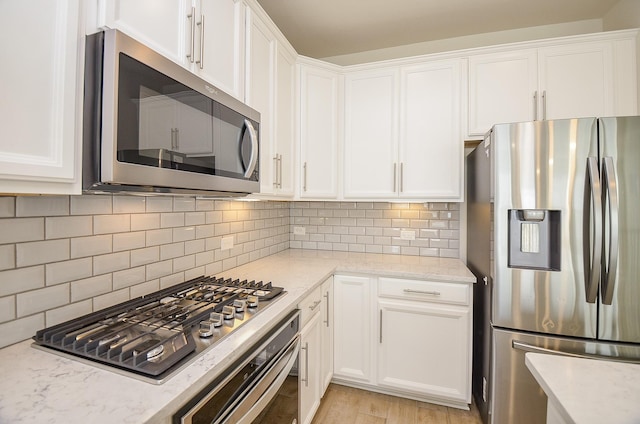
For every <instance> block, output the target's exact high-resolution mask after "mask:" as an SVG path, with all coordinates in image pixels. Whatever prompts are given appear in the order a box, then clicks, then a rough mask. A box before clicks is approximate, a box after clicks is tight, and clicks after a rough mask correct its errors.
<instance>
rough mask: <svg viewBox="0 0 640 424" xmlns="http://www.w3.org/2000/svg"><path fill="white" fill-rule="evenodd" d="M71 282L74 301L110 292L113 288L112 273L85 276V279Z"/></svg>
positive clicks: (72, 299)
mask: <svg viewBox="0 0 640 424" xmlns="http://www.w3.org/2000/svg"><path fill="white" fill-rule="evenodd" d="M70 284H71V301H72V302H77V301H79V300H83V299H88V298H90V297H95V296H99V295H101V294H105V293H109V292H110V291H111V289H112V284H111V274H103V275H98V276H97V277H90V278H85V279H84V280H78V281H73V282H72V283H70Z"/></svg>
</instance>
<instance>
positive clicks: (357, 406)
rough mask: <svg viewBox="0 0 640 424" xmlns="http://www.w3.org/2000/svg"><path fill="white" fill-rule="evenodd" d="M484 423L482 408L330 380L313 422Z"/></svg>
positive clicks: (345, 423) (356, 423)
mask: <svg viewBox="0 0 640 424" xmlns="http://www.w3.org/2000/svg"><path fill="white" fill-rule="evenodd" d="M352 423H353V424H427V423H428V424H482V420H481V419H480V415H479V414H478V410H477V409H476V407H475V406H474V405H471V410H470V411H463V410H460V409H456V408H448V407H446V406H441V405H434V404H430V403H425V402H418V401H415V400H410V399H404V398H399V397H395V396H388V395H383V394H380V393H373V392H368V391H365V390H359V389H354V388H352V387H346V386H341V385H338V384H330V385H329V388H327V392H326V393H325V395H324V398H323V399H322V402H321V403H320V407H319V408H318V411H317V412H316V415H315V417H314V418H313V421H312V423H311V424H352Z"/></svg>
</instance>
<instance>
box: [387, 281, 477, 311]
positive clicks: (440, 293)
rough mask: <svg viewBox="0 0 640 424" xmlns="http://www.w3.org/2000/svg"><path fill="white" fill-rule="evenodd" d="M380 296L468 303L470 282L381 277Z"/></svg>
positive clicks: (457, 303)
mask: <svg viewBox="0 0 640 424" xmlns="http://www.w3.org/2000/svg"><path fill="white" fill-rule="evenodd" d="M378 296H379V297H390V298H395V299H405V300H416V301H421V302H437V303H451V304H455V305H468V304H469V300H470V288H469V285H468V284H464V283H443V282H439V281H420V280H406V279H399V278H385V277H380V278H379V279H378Z"/></svg>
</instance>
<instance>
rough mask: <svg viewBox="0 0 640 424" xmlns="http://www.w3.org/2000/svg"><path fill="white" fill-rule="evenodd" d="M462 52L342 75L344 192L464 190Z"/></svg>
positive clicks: (410, 194)
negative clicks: (457, 56) (454, 56)
mask: <svg viewBox="0 0 640 424" xmlns="http://www.w3.org/2000/svg"><path fill="white" fill-rule="evenodd" d="M463 86H464V73H463V60H462V59H452V60H440V61H424V62H422V63H419V64H415V65H407V66H400V67H393V68H388V67H387V68H382V69H378V70H366V71H357V72H352V73H347V75H346V77H345V141H344V146H345V147H344V152H345V153H344V197H345V198H367V199H388V200H393V199H410V200H427V199H428V200H431V201H458V200H460V199H461V197H462V160H463V153H462V150H463V139H462V131H461V104H462V93H463Z"/></svg>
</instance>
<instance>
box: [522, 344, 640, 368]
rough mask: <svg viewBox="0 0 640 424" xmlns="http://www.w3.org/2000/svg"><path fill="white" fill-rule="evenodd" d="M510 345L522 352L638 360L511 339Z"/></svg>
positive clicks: (635, 362) (609, 359)
mask: <svg viewBox="0 0 640 424" xmlns="http://www.w3.org/2000/svg"><path fill="white" fill-rule="evenodd" d="M511 347H513V348H514V349H516V350H522V351H524V352H531V353H546V354H550V355H558V356H570V357H572V358H583V359H598V360H602V361H612V362H625V363H631V364H637V363H638V360H637V359H635V358H626V357H624V356H604V355H589V354H584V353H572V352H566V351H562V350H555V349H548V348H546V347H540V346H535V345H531V344H529V343H524V342H519V341H517V340H512V341H511Z"/></svg>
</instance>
